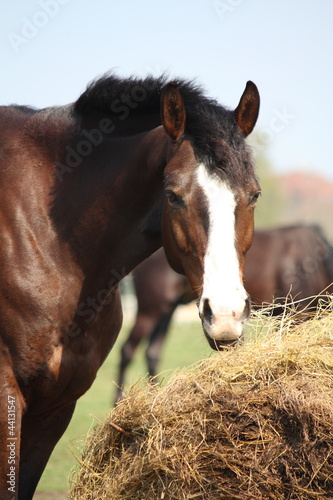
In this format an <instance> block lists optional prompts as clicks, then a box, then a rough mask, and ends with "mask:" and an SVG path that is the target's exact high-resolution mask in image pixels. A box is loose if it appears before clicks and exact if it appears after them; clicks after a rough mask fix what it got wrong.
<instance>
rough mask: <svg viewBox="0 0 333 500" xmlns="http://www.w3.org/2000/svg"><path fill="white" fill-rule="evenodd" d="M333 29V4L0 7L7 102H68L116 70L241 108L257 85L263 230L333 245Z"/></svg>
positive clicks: (72, 2)
mask: <svg viewBox="0 0 333 500" xmlns="http://www.w3.org/2000/svg"><path fill="white" fill-rule="evenodd" d="M332 25H333V2H332V0H293V1H288V0H272V1H270V2H267V1H266V0H168V1H163V0H161V1H158V2H156V1H154V0H141V1H137V0H123V1H121V2H117V1H112V0H95V1H93V2H92V1H79V0H16V1H15V2H2V9H1V18H0V26H1V31H0V32H1V47H0V56H1V63H2V68H3V70H2V78H1V103H2V104H10V103H18V104H30V105H32V106H36V107H46V106H51V105H58V104H66V103H68V102H72V101H74V100H75V99H77V97H78V96H79V95H80V93H81V92H82V91H83V90H84V89H85V87H86V85H87V83H88V82H90V81H91V80H93V79H94V78H96V77H98V76H100V75H102V74H103V73H105V72H107V71H110V70H111V71H114V72H116V73H117V74H119V75H123V76H128V75H131V74H133V75H139V76H144V75H147V74H149V73H150V74H153V75H155V76H156V75H159V74H160V73H164V72H165V73H167V74H168V75H170V78H175V77H181V78H188V79H191V80H192V79H196V80H197V81H198V82H199V83H200V84H201V85H202V86H203V87H204V88H205V89H206V91H207V94H208V95H209V96H211V97H215V98H216V99H218V100H219V101H220V102H221V103H223V104H225V105H227V106H229V107H232V108H233V107H235V106H236V105H237V103H238V100H239V98H240V95H241V93H242V91H243V88H244V86H245V83H246V81H247V80H249V79H251V80H253V81H254V82H255V83H256V84H257V86H258V88H259V91H260V94H261V102H262V105H261V111H260V116H259V122H258V125H257V127H256V129H255V130H256V131H255V133H254V134H253V135H252V137H251V138H250V142H251V144H252V145H253V146H254V154H255V157H256V160H257V165H258V174H259V177H260V180H261V183H262V187H263V198H262V200H261V202H260V204H259V207H258V210H257V227H272V226H276V225H281V224H287V223H293V222H310V223H312V222H316V223H319V224H320V225H321V226H322V227H323V228H324V230H325V232H326V235H327V236H328V237H329V238H330V239H331V240H332V239H333V225H332V224H331V222H330V219H331V215H332V213H333V168H332V164H331V162H332V160H331V144H332V139H333V121H332V119H331V112H332V110H333V97H332V88H333V69H332V49H333V29H332V27H333V26H332Z"/></svg>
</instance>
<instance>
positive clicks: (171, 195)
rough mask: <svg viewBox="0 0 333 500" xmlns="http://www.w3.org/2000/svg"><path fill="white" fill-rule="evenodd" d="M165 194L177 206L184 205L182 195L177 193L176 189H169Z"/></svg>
mask: <svg viewBox="0 0 333 500" xmlns="http://www.w3.org/2000/svg"><path fill="white" fill-rule="evenodd" d="M165 194H166V196H167V197H168V200H169V202H170V203H171V205H175V206H180V205H184V202H183V199H182V197H181V196H179V195H178V194H176V193H175V192H174V191H171V190H170V189H167V190H166V191H165Z"/></svg>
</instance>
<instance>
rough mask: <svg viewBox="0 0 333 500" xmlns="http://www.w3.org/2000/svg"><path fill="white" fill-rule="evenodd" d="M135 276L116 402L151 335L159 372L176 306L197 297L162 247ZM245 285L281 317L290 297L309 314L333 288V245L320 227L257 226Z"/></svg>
mask: <svg viewBox="0 0 333 500" xmlns="http://www.w3.org/2000/svg"><path fill="white" fill-rule="evenodd" d="M132 276H133V285H134V291H135V295H136V298H137V312H136V317H135V321H134V324H133V327H132V328H131V330H130V332H129V335H128V337H127V339H126V340H125V342H124V343H123V345H122V347H121V351H120V363H119V370H118V379H117V391H116V397H115V401H118V400H119V399H121V398H122V391H123V386H124V382H125V374H126V370H127V367H128V365H129V364H130V362H131V361H132V359H133V356H134V353H135V351H136V348H137V347H138V345H139V343H140V342H141V341H142V340H144V339H147V340H148V344H147V348H146V351H145V356H146V361H147V367H148V374H149V377H150V378H154V377H156V374H157V366H158V363H159V361H160V357H161V351H162V347H163V344H164V341H165V339H166V336H167V333H168V331H169V326H170V323H171V320H172V318H173V315H174V313H175V311H176V309H177V307H178V306H180V305H184V304H189V303H190V302H192V301H193V300H195V298H196V297H195V294H194V293H193V290H192V288H191V286H190V284H189V282H188V280H187V278H186V277H185V276H182V275H180V274H178V273H176V272H175V271H173V269H171V267H170V266H169V264H168V261H167V259H166V256H165V252H164V250H163V248H162V249H160V250H158V251H157V252H155V253H154V254H153V255H152V256H151V257H149V258H148V259H147V260H145V261H144V262H143V263H142V264H140V265H139V266H138V267H137V268H136V269H135V270H134V271H133V273H132ZM244 286H245V289H246V291H247V292H248V293H249V294H250V296H251V300H252V305H253V306H254V307H257V308H258V307H262V306H265V305H266V306H267V305H268V304H271V303H272V302H273V301H274V300H275V304H274V308H272V309H271V314H273V315H274V316H277V315H279V314H281V313H282V312H283V310H284V307H283V304H284V303H285V302H288V299H289V300H293V301H294V303H293V305H294V307H295V308H296V310H297V309H298V310H300V311H301V312H302V315H303V317H304V318H306V317H307V315H308V314H310V313H311V311H313V310H314V309H315V308H316V307H317V306H318V301H319V298H320V297H319V294H321V293H323V292H325V293H327V294H330V293H331V294H332V293H333V247H332V246H331V245H330V244H329V242H328V241H327V240H326V238H325V237H324V235H323V234H322V231H321V230H320V228H319V227H318V226H303V225H296V226H286V227H280V228H275V229H262V230H256V231H255V234H254V238H253V242H252V246H251V248H250V250H249V252H248V253H247V256H246V259H245V268H244ZM322 298H323V297H322Z"/></svg>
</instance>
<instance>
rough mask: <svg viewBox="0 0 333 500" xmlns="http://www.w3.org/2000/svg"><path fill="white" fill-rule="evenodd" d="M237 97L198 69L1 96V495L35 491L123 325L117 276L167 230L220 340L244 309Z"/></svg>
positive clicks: (248, 193) (246, 223)
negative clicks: (212, 92)
mask: <svg viewBox="0 0 333 500" xmlns="http://www.w3.org/2000/svg"><path fill="white" fill-rule="evenodd" d="M258 112H259V93H258V90H257V87H256V86H255V84H254V83H252V82H248V83H247V85H246V88H245V90H244V92H243V94H242V96H241V98H240V101H239V103H238V105H237V107H236V108H235V110H229V109H226V108H224V107H223V106H221V105H220V104H218V103H217V102H216V101H215V100H212V99H209V98H208V97H206V96H205V95H204V93H203V91H202V90H201V89H200V88H199V87H198V85H196V84H194V83H193V82H191V81H179V82H174V81H169V82H168V81H167V80H166V78H165V77H160V78H152V77H147V78H144V79H136V78H123V79H122V78H119V77H117V76H114V75H112V74H108V75H106V76H104V77H102V78H100V79H99V80H97V81H95V82H93V83H92V84H90V85H89V86H88V87H87V89H86V90H85V91H84V92H83V94H82V95H81V96H80V97H79V98H78V99H77V101H75V102H74V103H72V104H69V105H65V106H59V107H51V108H46V109H42V110H36V109H33V108H30V107H27V106H8V107H1V109H0V122H1V138H0V189H1V209H0V220H1V231H0V234H1V245H0V252H1V258H0V262H1V264H0V283H1V294H0V321H1V326H0V332H1V354H0V356H1V382H0V384H1V392H0V403H1V404H0V408H1V413H0V429H1V435H0V470H1V484H0V497H1V499H17V498H19V499H20V500H28V499H31V498H32V496H33V494H34V491H35V488H36V486H37V483H38V481H39V478H40V476H41V474H42V472H43V470H44V467H45V465H46V463H47V461H48V458H49V456H50V454H51V452H52V450H53V448H54V446H55V444H56V443H57V441H58V440H59V439H60V437H61V435H62V434H63V433H64V431H65V429H66V427H67V426H68V424H69V422H70V420H71V417H72V414H73V411H74V408H75V404H76V401H77V399H78V398H79V397H80V396H81V395H82V394H83V393H84V392H86V391H87V389H88V388H89V387H90V386H91V384H92V382H93V380H94V379H95V376H96V373H97V370H98V368H99V367H100V366H101V364H102V363H103V361H104V360H105V358H106V356H107V354H108V353H109V351H110V349H111V348H112V346H113V344H114V342H115V340H116V338H117V336H118V333H119V330H120V328H121V324H122V309H121V301H120V293H119V286H118V285H119V282H120V280H121V279H122V278H123V277H124V276H125V275H127V274H128V273H129V272H131V271H132V269H134V268H135V267H136V266H137V265H138V264H139V263H140V262H142V261H143V260H144V259H145V258H147V257H148V256H149V255H151V254H152V253H153V252H155V251H156V250H157V249H158V248H159V247H160V246H161V245H162V244H163V246H164V248H165V252H166V255H167V258H168V260H169V262H170V264H171V265H172V267H173V268H174V269H175V270H176V271H178V272H181V273H183V274H184V275H186V276H187V278H188V280H189V282H190V283H191V286H192V288H193V290H194V291H195V294H196V296H197V300H198V309H199V316H200V318H201V322H202V327H203V331H204V334H205V336H206V338H207V340H208V342H209V344H210V345H211V347H212V348H213V349H220V348H223V346H224V345H228V344H230V343H234V342H236V341H237V340H238V339H239V338H240V336H241V334H242V330H243V325H244V322H245V321H246V319H247V318H248V316H249V312H250V301H249V298H248V295H247V293H246V292H245V289H244V286H243V284H242V279H241V276H242V274H243V267H244V256H245V253H246V251H247V250H248V248H249V247H250V245H251V242H252V236H253V211H254V210H253V209H254V207H255V205H256V202H257V198H258V196H259V193H260V187H259V184H258V181H257V178H256V176H255V172H254V167H253V164H252V160H251V154H250V150H249V148H248V146H247V145H246V142H245V137H246V136H247V135H248V134H249V133H250V132H251V131H252V129H253V127H254V125H255V123H256V120H257V117H258Z"/></svg>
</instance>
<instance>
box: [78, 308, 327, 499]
mask: <svg viewBox="0 0 333 500" xmlns="http://www.w3.org/2000/svg"><path fill="white" fill-rule="evenodd" d="M280 321H281V320H280ZM260 325H263V322H262V318H259V319H258V320H257V330H260V328H261V326H260ZM265 325H266V326H265V328H266V329H267V321H266V323H265ZM70 498H75V499H80V500H88V499H89V500H92V499H108V500H125V499H126V500H129V499H130V500H144V499H148V500H149V499H154V500H155V499H165V500H169V499H170V500H171V499H182V500H183V499H184V500H185V499H186V500H189V499H209V500H215V499H216V500H217V499H219V500H220V499H228V500H230V499H254V498H256V499H274V500H277V499H302V500H305V499H321V498H325V499H327V498H330V499H332V498H333V313H332V309H331V310H330V313H328V312H327V313H326V314H322V317H321V318H320V317H319V316H317V317H315V318H314V319H312V320H311V321H308V322H306V323H303V324H301V325H297V326H295V325H294V317H290V316H289V317H284V318H283V319H282V322H280V323H276V322H275V323H272V322H269V327H268V331H267V332H266V334H265V335H264V336H263V337H262V339H261V340H258V339H257V340H256V339H255V340H252V341H250V342H249V343H246V344H244V345H243V346H241V347H240V348H238V349H231V350H229V351H227V352H222V353H217V354H216V355H214V356H212V357H211V358H209V359H207V360H205V361H203V362H201V363H199V364H197V365H195V366H194V367H192V368H191V369H189V370H183V371H179V372H178V373H176V374H175V375H174V376H173V378H172V379H171V380H170V382H169V383H168V384H167V385H166V386H165V387H156V386H155V387H153V388H147V389H138V388H135V387H134V388H132V390H131V391H130V393H129V394H128V396H127V397H126V399H124V400H123V401H121V402H120V403H119V404H118V405H117V407H116V408H115V409H114V410H113V411H112V412H111V413H110V416H109V418H108V420H107V421H106V422H105V423H104V424H103V425H101V426H99V427H98V428H97V429H95V432H94V434H93V436H91V437H90V438H89V439H88V442H87V445H86V449H85V451H84V453H83V456H82V458H81V459H80V466H79V467H78V470H77V471H76V475H75V477H74V478H73V487H72V490H71V493H70Z"/></svg>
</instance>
